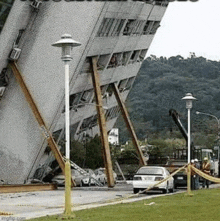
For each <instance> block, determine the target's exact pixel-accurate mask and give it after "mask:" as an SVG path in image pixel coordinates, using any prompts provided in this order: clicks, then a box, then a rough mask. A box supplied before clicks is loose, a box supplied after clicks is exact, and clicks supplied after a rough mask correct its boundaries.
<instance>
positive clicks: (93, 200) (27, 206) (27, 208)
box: [0, 184, 185, 220]
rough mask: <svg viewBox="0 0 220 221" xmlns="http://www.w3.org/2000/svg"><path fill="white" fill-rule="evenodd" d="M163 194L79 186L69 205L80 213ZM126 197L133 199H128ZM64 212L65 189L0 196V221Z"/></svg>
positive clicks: (123, 186) (120, 186)
mask: <svg viewBox="0 0 220 221" xmlns="http://www.w3.org/2000/svg"><path fill="white" fill-rule="evenodd" d="M182 191H185V190H184V189H183V190H178V192H182ZM163 195H164V194H161V193H159V192H156V193H154V192H152V193H150V194H140V195H139V196H135V197H134V194H133V193H132V185H131V184H117V185H116V186H115V187H114V188H108V187H81V188H74V189H73V190H72V203H73V210H81V209H86V208H92V207H98V206H103V205H110V204H115V203H119V202H120V203H121V202H122V201H123V202H131V201H138V200H141V199H147V198H152V197H158V196H163ZM129 196H132V197H131V198H130V197H129ZM120 200H122V201H120ZM63 211H64V188H59V189H58V190H55V191H41V192H29V193H3V194H0V220H8V219H6V217H11V218H12V217H13V219H10V220H21V219H30V218H35V217H40V216H46V215H54V214H61V213H63ZM7 215H8V216H7Z"/></svg>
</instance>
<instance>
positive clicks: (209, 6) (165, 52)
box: [147, 0, 220, 61]
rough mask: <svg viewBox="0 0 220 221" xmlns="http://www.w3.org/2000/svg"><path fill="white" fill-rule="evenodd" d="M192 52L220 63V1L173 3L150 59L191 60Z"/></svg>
mask: <svg viewBox="0 0 220 221" xmlns="http://www.w3.org/2000/svg"><path fill="white" fill-rule="evenodd" d="M190 52H195V54H196V56H203V57H205V58H208V59H211V60H218V61H219V60H220V0H198V1H197V2H190V1H189V0H188V2H177V1H176V2H172V3H170V4H169V6H168V9H167V11H166V12H165V15H164V17H163V20H162V22H161V27H160V28H159V29H158V31H157V33H156V36H155V37H154V39H153V42H152V44H151V46H150V49H149V51H148V53H147V56H150V55H151V54H153V55H156V56H157V57H160V56H165V57H170V56H176V55H181V56H183V57H185V58H187V57H188V56H189V53H190Z"/></svg>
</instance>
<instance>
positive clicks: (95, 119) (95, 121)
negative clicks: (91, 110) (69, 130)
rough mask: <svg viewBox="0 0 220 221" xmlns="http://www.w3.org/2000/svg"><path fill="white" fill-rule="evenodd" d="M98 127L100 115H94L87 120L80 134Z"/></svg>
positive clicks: (82, 125) (81, 127)
mask: <svg viewBox="0 0 220 221" xmlns="http://www.w3.org/2000/svg"><path fill="white" fill-rule="evenodd" d="M97 125H98V115H97V114H96V115H93V116H91V117H88V118H85V119H84V120H83V122H82V124H81V126H80V129H79V132H78V133H81V132H82V131H85V130H87V129H91V128H92V127H95V126H97Z"/></svg>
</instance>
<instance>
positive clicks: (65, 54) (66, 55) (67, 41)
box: [52, 34, 81, 216]
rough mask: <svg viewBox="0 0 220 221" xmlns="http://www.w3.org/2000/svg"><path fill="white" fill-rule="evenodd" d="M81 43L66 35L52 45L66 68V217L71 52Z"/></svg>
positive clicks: (68, 209) (68, 208)
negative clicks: (60, 54)
mask: <svg viewBox="0 0 220 221" xmlns="http://www.w3.org/2000/svg"><path fill="white" fill-rule="evenodd" d="M80 45H81V43H79V42H77V41H74V40H73V39H72V36H71V35H69V34H64V35H62V36H61V40H59V41H57V42H55V43H54V44H52V46H55V47H61V48H62V57H61V59H62V60H63V62H64V66H65V142H66V144H65V154H66V163H65V212H64V213H65V215H67V216H69V215H70V214H71V170H70V117H69V106H70V104H69V63H70V61H71V60H72V59H73V58H72V56H71V51H72V48H73V47H77V46H80Z"/></svg>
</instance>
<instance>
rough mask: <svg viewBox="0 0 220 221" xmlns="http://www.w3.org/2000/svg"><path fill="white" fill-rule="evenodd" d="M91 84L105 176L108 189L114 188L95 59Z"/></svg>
mask: <svg viewBox="0 0 220 221" xmlns="http://www.w3.org/2000/svg"><path fill="white" fill-rule="evenodd" d="M92 70H93V71H92V82H93V88H94V92H95V100H96V109H97V113H98V123H99V129H100V136H101V141H102V147H103V148H102V155H103V159H104V164H105V168H106V175H107V181H108V186H109V187H114V185H115V183H114V178H113V171H112V161H111V155H110V148H109V143H108V135H107V130H106V122H105V114H104V110H103V107H102V94H101V89H100V82H99V73H98V71H97V57H92Z"/></svg>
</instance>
